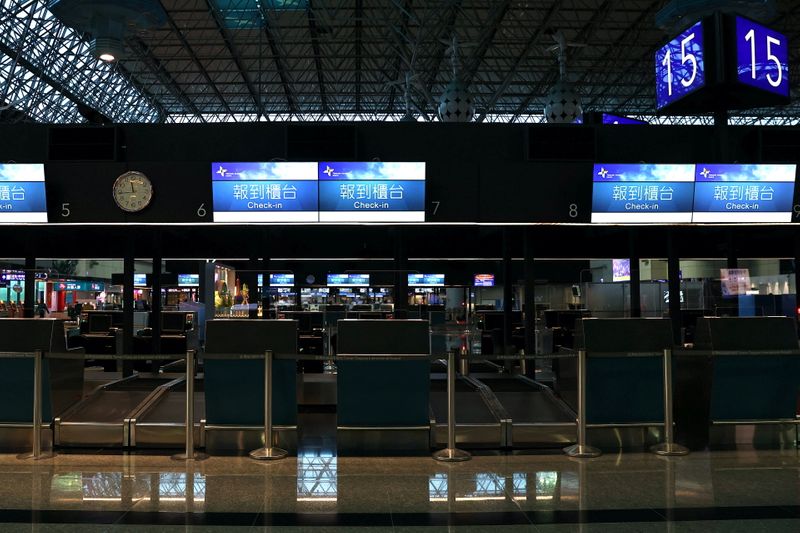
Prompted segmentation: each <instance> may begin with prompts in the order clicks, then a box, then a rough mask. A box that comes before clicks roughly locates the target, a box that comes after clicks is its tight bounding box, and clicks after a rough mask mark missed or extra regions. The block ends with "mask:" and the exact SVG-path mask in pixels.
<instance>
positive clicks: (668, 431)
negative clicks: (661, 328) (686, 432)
mask: <svg viewBox="0 0 800 533" xmlns="http://www.w3.org/2000/svg"><path fill="white" fill-rule="evenodd" d="M674 439H675V436H674V427H673V419H672V350H671V349H670V348H666V349H665V350H664V442H661V443H659V444H656V445H654V446H652V447H651V448H650V451H651V452H653V453H655V454H656V455H686V454H688V453H689V448H687V447H686V446H682V445H680V444H677V443H676V442H675V440H674Z"/></svg>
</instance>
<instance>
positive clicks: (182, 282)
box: [178, 274, 200, 287]
mask: <svg viewBox="0 0 800 533" xmlns="http://www.w3.org/2000/svg"><path fill="white" fill-rule="evenodd" d="M199 286H200V274H178V287H199Z"/></svg>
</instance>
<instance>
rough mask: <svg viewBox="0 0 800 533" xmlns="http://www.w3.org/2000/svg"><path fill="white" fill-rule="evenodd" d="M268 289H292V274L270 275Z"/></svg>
mask: <svg viewBox="0 0 800 533" xmlns="http://www.w3.org/2000/svg"><path fill="white" fill-rule="evenodd" d="M269 286H270V287H294V274H270V275H269Z"/></svg>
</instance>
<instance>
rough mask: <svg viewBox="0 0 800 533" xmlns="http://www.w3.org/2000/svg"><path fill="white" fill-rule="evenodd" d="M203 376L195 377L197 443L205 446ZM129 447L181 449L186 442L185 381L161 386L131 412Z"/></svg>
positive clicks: (195, 438)
mask: <svg viewBox="0 0 800 533" xmlns="http://www.w3.org/2000/svg"><path fill="white" fill-rule="evenodd" d="M203 383H204V381H203V380H202V379H196V380H195V388H194V442H195V443H196V444H197V446H199V447H201V448H202V447H204V446H205V442H204V437H205V432H204V431H203V429H202V426H203V425H204V423H205V413H206V401H205V392H204V391H203ZM129 424H130V446H131V447H134V446H135V447H145V448H182V447H183V446H184V443H185V442H186V440H185V438H186V434H185V431H186V380H185V379H181V380H177V381H175V382H172V383H170V384H169V385H167V386H164V387H162V388H161V390H160V391H158V392H157V393H156V394H154V395H152V396H151V397H149V398H148V400H147V401H146V402H144V403H143V404H142V405H141V407H140V408H139V409H138V410H137V411H136V412H135V413H133V414H132V415H131V417H130V420H129Z"/></svg>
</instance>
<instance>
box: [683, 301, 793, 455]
mask: <svg viewBox="0 0 800 533" xmlns="http://www.w3.org/2000/svg"><path fill="white" fill-rule="evenodd" d="M694 352H695V353H696V355H697V356H700V357H702V356H705V357H708V358H710V368H711V376H710V380H709V381H710V384H711V392H710V398H709V406H708V413H709V422H710V426H711V430H710V432H709V439H710V444H711V445H712V446H731V445H737V444H748V445H755V446H759V447H785V446H788V447H793V446H794V445H795V443H796V440H797V433H796V427H797V421H798V419H797V400H798V390H800V348H798V341H797V325H796V323H795V319H794V318H785V317H741V318H716V317H704V318H700V319H698V320H697V327H696V329H695V342H694Z"/></svg>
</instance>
